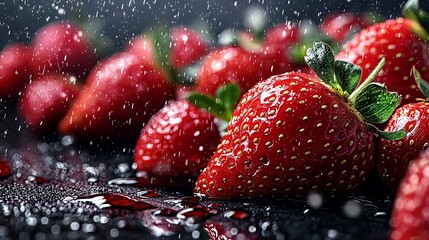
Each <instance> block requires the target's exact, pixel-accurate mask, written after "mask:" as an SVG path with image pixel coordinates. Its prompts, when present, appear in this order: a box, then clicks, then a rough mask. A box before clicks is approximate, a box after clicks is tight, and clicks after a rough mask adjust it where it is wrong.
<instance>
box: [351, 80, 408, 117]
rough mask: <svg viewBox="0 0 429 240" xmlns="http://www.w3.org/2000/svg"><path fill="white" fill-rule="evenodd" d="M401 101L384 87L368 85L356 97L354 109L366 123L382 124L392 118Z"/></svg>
mask: <svg viewBox="0 0 429 240" xmlns="http://www.w3.org/2000/svg"><path fill="white" fill-rule="evenodd" d="M400 101H401V99H400V97H399V95H398V94H397V93H392V92H389V91H388V90H387V88H386V87H385V86H384V85H381V84H377V83H370V84H368V85H367V86H366V87H365V88H363V89H362V91H361V92H360V93H359V95H357V97H356V99H355V102H354V103H355V108H356V110H357V111H358V112H359V113H360V114H361V115H362V117H363V118H364V120H365V121H366V122H367V123H375V124H379V123H383V122H385V121H387V120H388V119H389V118H390V116H392V114H393V112H394V111H395V109H396V108H397V107H398V105H399V103H400Z"/></svg>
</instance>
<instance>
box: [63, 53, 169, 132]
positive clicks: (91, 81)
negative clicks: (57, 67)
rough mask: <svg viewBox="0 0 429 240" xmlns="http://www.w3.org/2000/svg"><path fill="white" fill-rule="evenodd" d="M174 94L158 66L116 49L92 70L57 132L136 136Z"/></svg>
mask: <svg viewBox="0 0 429 240" xmlns="http://www.w3.org/2000/svg"><path fill="white" fill-rule="evenodd" d="M173 94H174V88H173V87H172V86H171V84H170V83H169V78H168V76H166V74H165V73H163V72H162V71H161V70H160V69H158V68H156V67H155V66H153V65H151V64H150V63H148V62H146V61H142V60H141V59H139V58H137V57H136V56H134V55H132V54H130V53H126V52H122V53H117V54H115V55H113V56H111V57H110V58H108V59H106V60H104V61H103V62H101V63H99V64H98V65H97V66H96V67H95V68H94V69H93V70H92V71H91V73H90V74H89V76H88V78H87V80H86V83H85V85H84V87H83V89H82V92H81V94H80V95H79V96H78V97H77V98H76V100H75V101H74V103H73V105H72V106H71V108H70V110H69V111H68V113H67V114H66V116H65V117H64V118H63V119H62V120H61V122H60V124H59V132H60V133H62V134H73V135H77V136H79V137H81V138H87V139H88V138H89V139H94V138H95V139H100V138H102V139H104V138H110V137H113V138H122V139H125V138H126V139H130V137H134V136H135V137H137V135H138V132H137V131H139V129H141V128H142V127H143V125H144V124H145V123H146V122H147V121H148V120H149V118H150V117H151V116H152V114H154V113H155V112H157V111H158V110H159V109H161V108H162V107H163V106H164V105H165V104H166V102H167V101H169V100H171V99H172V97H173ZM136 130H137V131H136Z"/></svg>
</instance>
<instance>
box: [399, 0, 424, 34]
mask: <svg viewBox="0 0 429 240" xmlns="http://www.w3.org/2000/svg"><path fill="white" fill-rule="evenodd" d="M402 15H403V16H404V17H406V18H408V19H410V20H412V21H414V22H415V23H417V25H418V26H415V29H414V30H415V31H416V32H417V34H419V35H420V36H421V37H423V38H425V39H428V38H429V34H428V33H429V14H428V13H427V12H425V11H424V10H423V9H421V8H420V6H419V1H418V0H408V1H407V2H406V3H405V5H404V7H403V8H402Z"/></svg>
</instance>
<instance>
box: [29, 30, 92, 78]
mask: <svg viewBox="0 0 429 240" xmlns="http://www.w3.org/2000/svg"><path fill="white" fill-rule="evenodd" d="M31 45H32V62H31V65H30V66H31V71H32V74H34V75H36V76H41V75H44V74H47V73H61V74H72V75H75V76H78V77H84V76H86V74H87V73H88V71H89V70H90V68H91V67H92V66H93V65H94V64H95V62H96V56H95V54H94V49H93V48H92V46H91V45H90V43H89V40H88V38H87V37H86V36H85V35H84V33H83V32H82V29H81V28H80V27H79V26H78V25H76V24H73V23H71V22H53V23H50V24H48V25H46V26H44V27H42V28H40V29H39V30H38V31H37V32H36V35H35V37H34V39H33V40H32V43H31Z"/></svg>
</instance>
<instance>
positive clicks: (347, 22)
mask: <svg viewBox="0 0 429 240" xmlns="http://www.w3.org/2000/svg"><path fill="white" fill-rule="evenodd" d="M369 25H371V23H370V22H369V19H368V18H367V16H365V14H361V13H355V12H340V13H333V14H330V15H329V16H328V17H327V18H326V19H324V20H323V22H322V24H321V26H320V28H321V30H322V31H323V32H324V33H325V34H326V35H327V36H329V37H331V38H333V39H334V40H336V41H337V42H343V41H345V40H346V39H347V37H349V36H350V34H353V32H357V31H359V30H361V29H363V28H365V27H368V26H369Z"/></svg>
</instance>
